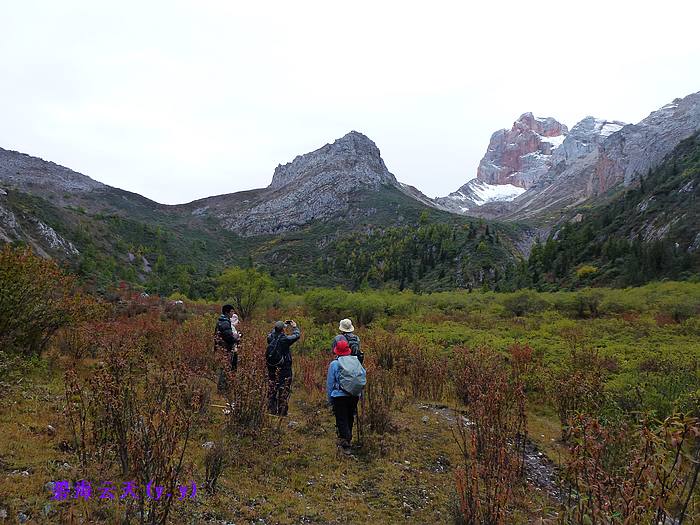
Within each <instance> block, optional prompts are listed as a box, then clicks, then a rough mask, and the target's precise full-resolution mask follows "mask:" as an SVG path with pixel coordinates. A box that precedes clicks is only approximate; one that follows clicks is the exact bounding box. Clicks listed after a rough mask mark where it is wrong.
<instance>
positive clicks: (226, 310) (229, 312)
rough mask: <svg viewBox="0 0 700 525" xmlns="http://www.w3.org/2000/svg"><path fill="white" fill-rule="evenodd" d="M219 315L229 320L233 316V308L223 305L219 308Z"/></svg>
mask: <svg viewBox="0 0 700 525" xmlns="http://www.w3.org/2000/svg"><path fill="white" fill-rule="evenodd" d="M221 313H222V314H224V315H225V316H226V317H229V318H230V317H231V316H232V315H233V306H231V305H230V304H225V305H223V306H222V307H221Z"/></svg>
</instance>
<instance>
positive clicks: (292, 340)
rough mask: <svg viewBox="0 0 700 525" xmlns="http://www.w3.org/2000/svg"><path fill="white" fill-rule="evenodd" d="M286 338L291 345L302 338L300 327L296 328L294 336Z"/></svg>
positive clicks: (293, 332) (293, 331)
mask: <svg viewBox="0 0 700 525" xmlns="http://www.w3.org/2000/svg"><path fill="white" fill-rule="evenodd" d="M285 337H286V338H287V342H288V343H289V344H290V345H291V344H292V343H294V342H296V341H297V340H298V339H299V338H300V337H301V330H299V327H298V326H295V327H294V330H292V335H287V336H285Z"/></svg>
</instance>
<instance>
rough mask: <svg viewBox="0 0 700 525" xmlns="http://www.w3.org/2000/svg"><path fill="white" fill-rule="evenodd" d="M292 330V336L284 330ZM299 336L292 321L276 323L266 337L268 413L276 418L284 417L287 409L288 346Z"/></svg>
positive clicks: (289, 380) (289, 367)
mask: <svg viewBox="0 0 700 525" xmlns="http://www.w3.org/2000/svg"><path fill="white" fill-rule="evenodd" d="M287 326H289V327H291V328H292V335H287V334H286V333H285V331H284V330H285V328H286V327H287ZM300 336H301V331H300V330H299V327H298V326H297V324H296V323H295V322H294V320H289V321H285V322H282V321H277V322H276V323H275V326H274V329H273V330H272V332H270V333H269V334H268V336H267V352H266V353H265V360H266V361H267V375H268V379H269V391H268V405H267V408H268V411H269V412H270V414H274V415H277V416H286V415H287V411H288V409H289V394H290V393H291V390H292V352H291V350H290V348H289V347H290V346H291V345H292V344H294V343H295V342H296V341H297V340H298V339H299V337H300Z"/></svg>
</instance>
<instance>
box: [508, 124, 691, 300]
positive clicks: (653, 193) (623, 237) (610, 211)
mask: <svg viewBox="0 0 700 525" xmlns="http://www.w3.org/2000/svg"><path fill="white" fill-rule="evenodd" d="M699 196H700V135H697V134H696V135H695V136H693V137H691V138H689V139H687V140H685V141H683V142H682V143H681V144H680V145H679V146H678V147H677V148H676V149H675V150H674V152H673V153H672V154H671V155H670V156H669V158H668V159H667V160H666V161H665V162H664V163H663V164H662V165H661V166H660V167H659V168H657V169H655V170H653V171H650V172H649V173H647V174H644V175H640V176H639V183H638V184H637V185H636V186H634V187H633V188H631V189H629V190H627V191H624V192H622V193H616V194H613V195H610V196H608V199H607V200H606V202H605V203H604V204H602V205H597V206H594V207H589V208H581V209H579V210H577V212H576V215H575V216H573V217H571V220H569V222H567V223H565V224H564V225H563V226H561V227H560V228H555V229H554V230H553V231H552V234H551V235H550V237H549V238H548V239H547V240H546V242H542V243H536V244H535V246H534V247H533V249H532V252H531V254H530V258H529V261H528V264H527V266H526V267H525V266H524V265H523V266H521V268H519V273H518V278H517V282H518V284H519V285H520V286H529V285H534V286H537V287H551V286H559V285H566V286H576V285H578V286H581V285H586V284H597V285H601V284H603V285H613V286H628V285H639V284H643V283H646V282H649V281H652V280H655V279H663V278H670V279H684V278H688V277H690V276H691V275H693V274H697V273H698V271H700V211H699V209H698V204H699V203H700V197H699Z"/></svg>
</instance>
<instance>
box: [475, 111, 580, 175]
mask: <svg viewBox="0 0 700 525" xmlns="http://www.w3.org/2000/svg"><path fill="white" fill-rule="evenodd" d="M568 131H569V130H568V129H567V127H566V126H565V125H564V124H561V123H560V122H558V121H556V120H555V119H553V118H551V117H547V118H536V117H535V116H533V114H532V113H524V114H523V115H521V116H520V118H519V119H518V120H516V121H515V122H514V123H513V127H512V128H511V129H510V130H505V129H501V130H499V131H496V132H495V133H494V134H493V135H491V140H490V142H489V147H488V149H487V151H486V155H484V158H483V159H481V162H480V163H479V168H478V169H477V172H476V178H477V179H479V180H480V181H482V182H485V183H487V184H512V185H513V186H518V187H520V188H525V189H527V188H530V187H532V186H533V184H535V183H536V182H537V180H538V179H539V177H540V176H541V175H542V174H544V173H546V171H547V170H548V169H549V168H550V167H551V156H552V152H553V150H554V149H555V148H556V147H557V146H558V145H559V144H561V143H562V142H563V141H564V138H565V137H566V134H567V133H568Z"/></svg>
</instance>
